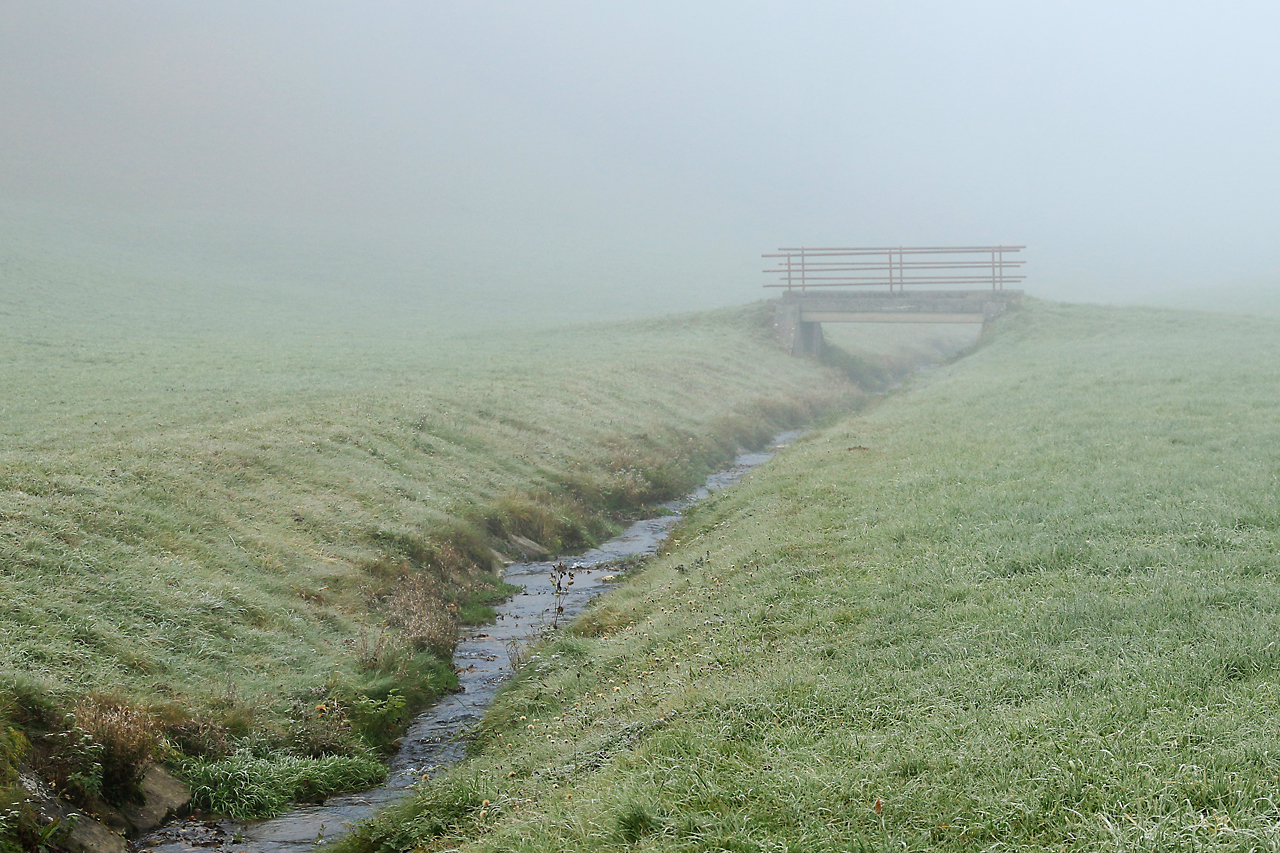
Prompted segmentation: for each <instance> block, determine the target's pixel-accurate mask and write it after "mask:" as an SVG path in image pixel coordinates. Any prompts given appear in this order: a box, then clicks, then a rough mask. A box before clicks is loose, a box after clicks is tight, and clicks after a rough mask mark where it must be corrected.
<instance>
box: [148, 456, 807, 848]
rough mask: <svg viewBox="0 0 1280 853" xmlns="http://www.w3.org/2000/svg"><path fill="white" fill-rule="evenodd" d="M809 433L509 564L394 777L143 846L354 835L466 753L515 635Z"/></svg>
mask: <svg viewBox="0 0 1280 853" xmlns="http://www.w3.org/2000/svg"><path fill="white" fill-rule="evenodd" d="M800 434H801V433H800V432H799V431H790V432H784V433H782V434H780V435H779V436H777V437H776V438H775V439H774V440H773V443H772V445H771V446H770V447H769V448H767V449H766V450H762V451H759V452H755V453H744V454H741V455H740V456H738V458H737V459H736V460H734V463H733V465H732V466H731V467H729V468H728V469H726V470H724V471H721V472H719V473H716V474H712V475H711V476H710V477H708V478H707V480H706V482H705V483H704V484H703V485H702V486H700V487H699V488H698V489H697V490H696V491H695V492H693V493H692V494H689V495H685V496H684V497H683V498H678V499H676V500H673V501H668V502H666V503H664V504H660V505H659V507H658V509H659V510H660V512H661V513H662V514H661V515H657V516H655V517H653V518H648V519H644V520H641V521H637V522H635V523H634V524H632V525H631V526H630V527H628V528H627V529H626V530H625V531H624V532H623V533H621V534H620V535H618V536H616V537H614V538H613V539H610V540H609V541H608V542H605V543H604V544H602V545H601V546H600V547H598V548H593V549H591V550H590V551H587V552H586V553H585V554H582V555H579V556H577V557H567V558H563V559H562V560H555V561H544V562H531V563H514V564H512V565H510V566H508V567H507V568H506V570H505V572H504V575H503V577H504V579H505V580H506V581H507V583H510V584H514V585H515V586H520V587H523V592H518V593H516V594H515V595H513V596H512V597H511V598H510V599H508V600H507V601H506V602H504V603H502V604H500V605H499V606H498V607H497V608H496V609H497V611H498V615H497V618H496V620H495V621H494V622H493V623H491V624H489V625H484V626H480V627H478V628H476V629H475V630H474V631H473V632H472V633H471V634H469V635H467V636H465V637H463V638H462V639H461V640H460V641H459V642H458V647H457V649H456V650H455V652H454V656H453V663H454V667H455V668H456V669H457V670H458V686H459V690H458V691H457V692H456V693H453V694H451V695H449V696H446V697H444V698H443V699H441V700H440V701H439V702H437V703H436V704H435V705H433V706H431V707H430V708H428V709H426V710H425V711H423V712H422V713H421V714H420V715H419V716H418V717H417V718H416V719H415V720H414V721H413V723H412V724H410V726H409V729H408V731H406V732H405V735H404V738H403V740H402V742H401V746H400V749H399V751H398V752H397V753H396V754H395V755H394V756H392V757H391V759H390V761H389V763H388V773H387V778H386V780H385V781H384V782H383V783H382V785H380V786H379V787H377V788H374V789H372V790H369V791H364V792H362V793H358V794H345V795H341V796H336V797H330V798H329V799H328V800H326V801H325V802H324V803H321V804H318V805H298V806H294V807H293V808H291V809H290V810H289V811H287V812H285V813H284V814H282V815H280V816H278V817H274V818H268V819H266V820H258V821H249V822H241V821H232V820H207V819H200V818H195V817H193V818H188V819H186V820H179V821H174V822H173V823H170V824H167V825H165V826H162V827H160V828H159V829H157V830H155V831H154V832H152V833H150V834H149V835H145V836H143V837H142V838H139V839H138V840H136V841H135V842H134V843H133V845H132V846H133V849H134V850H139V851H151V852H152V853H185V851H191V850H195V849H201V850H209V851H227V853H231V851H235V853H243V851H257V852H258V853H301V851H304V850H308V849H310V848H312V847H314V846H316V845H317V844H319V843H321V842H324V841H332V840H334V839H336V838H339V837H341V836H343V835H345V834H346V833H347V832H348V831H350V828H351V826H352V825H354V824H356V823H359V822H360V821H362V820H366V819H367V818H370V817H372V816H373V815H374V814H375V813H377V812H378V811H380V810H381V809H383V808H385V807H386V806H388V805H390V804H391V803H393V802H396V801H397V800H400V799H402V798H404V797H407V796H409V795H410V794H412V793H413V785H414V784H416V783H417V782H419V781H421V780H422V779H424V778H429V777H430V776H431V775H433V774H435V773H436V772H438V771H439V770H441V769H442V768H445V767H448V766H449V765H451V764H454V763H456V762H458V761H460V760H461V759H462V758H463V757H464V755H465V751H466V743H465V739H464V738H463V737H461V735H463V734H464V733H465V732H466V731H467V730H468V729H470V728H471V727H472V726H474V725H475V724H476V723H477V722H479V720H480V718H481V716H483V714H484V712H485V709H486V708H488V707H489V704H490V703H491V702H492V701H493V699H494V697H495V696H496V695H497V693H498V690H499V688H500V687H501V686H502V683H503V682H504V681H505V680H506V679H507V678H508V677H509V676H510V675H511V662H510V658H509V656H508V648H509V644H521V645H526V644H528V643H529V642H531V641H533V640H534V639H536V638H537V637H538V636H540V635H541V634H542V633H543V632H545V631H546V630H547V629H548V628H549V627H550V626H551V624H552V622H553V621H554V620H556V618H557V617H556V606H557V603H558V604H559V605H560V606H561V607H563V612H562V613H561V614H559V617H558V621H559V622H560V623H564V622H565V621H566V620H571V619H572V618H573V617H574V616H575V615H577V614H578V613H581V612H582V610H583V609H584V608H586V606H587V605H588V604H589V603H590V602H591V600H592V599H594V598H596V597H597V596H598V595H601V594H602V593H604V592H606V591H607V589H608V583H609V581H610V580H612V579H613V577H614V573H615V572H617V571H618V568H617V564H618V562H619V561H621V560H626V559H628V558H633V557H643V556H648V555H651V554H654V553H655V552H657V550H658V548H659V547H660V546H661V545H662V543H663V542H664V541H666V538H667V536H668V535H669V534H670V532H671V528H672V527H674V526H675V524H676V522H677V521H679V520H680V518H681V516H682V515H683V513H684V512H685V511H686V510H687V509H688V508H689V507H690V506H692V505H693V504H695V503H697V502H698V501H700V500H702V499H703V498H705V497H707V496H708V495H709V494H711V493H712V492H714V491H717V490H719V489H723V488H725V487H726V486H730V485H732V484H734V483H736V482H737V481H738V480H740V479H742V477H743V476H744V475H745V474H746V473H747V472H748V471H750V470H751V469H752V468H755V467H756V466H757V465H760V464H762V463H764V462H766V461H768V460H769V459H771V458H772V457H773V455H774V454H775V453H776V452H777V451H778V450H779V449H780V448H781V447H784V446H785V445H787V444H789V443H790V442H791V441H793V440H795V439H796V438H797V437H798V436H799V435H800ZM558 562H563V563H564V564H565V565H566V566H569V567H570V568H571V569H572V571H573V575H574V582H573V585H572V586H571V587H569V588H568V591H567V593H564V594H562V595H561V597H560V600H559V601H558V602H557V597H556V590H555V584H554V582H553V579H552V578H553V572H554V567H555V565H556V563H558Z"/></svg>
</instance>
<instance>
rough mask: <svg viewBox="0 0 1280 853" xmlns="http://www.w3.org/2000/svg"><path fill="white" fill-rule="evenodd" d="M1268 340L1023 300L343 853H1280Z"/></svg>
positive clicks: (1275, 441) (567, 662)
mask: <svg viewBox="0 0 1280 853" xmlns="http://www.w3.org/2000/svg"><path fill="white" fill-rule="evenodd" d="M1278 380H1280V326H1278V325H1277V324H1276V322H1275V321H1268V320H1258V319H1248V318H1243V317H1229V316H1224V315H1208V314H1195V313H1189V312H1176V311H1162V310H1155V309H1106V308H1093V307H1084V306H1062V305H1051V304H1043V303H1033V304H1031V305H1029V306H1028V307H1027V308H1026V309H1025V310H1023V311H1021V312H1018V313H1017V314H1015V315H1012V316H1009V317H1006V318H1004V319H1003V320H1001V321H1000V324H999V327H998V331H997V333H996V334H995V335H994V336H993V337H992V339H991V340H990V342H989V344H988V345H987V346H985V347H984V348H982V349H980V350H979V351H977V352H976V353H975V354H973V355H971V356H969V357H968V358H965V359H963V360H961V361H959V362H956V363H954V364H951V365H948V366H946V367H943V368H940V369H938V370H936V371H932V372H930V373H929V374H927V375H923V376H920V377H917V378H916V379H914V380H913V381H912V382H911V383H909V385H908V386H907V387H906V388H905V389H903V390H902V391H901V392H899V393H897V394H895V395H893V396H891V397H888V398H886V399H884V400H883V402H882V403H881V404H879V405H877V406H876V407H875V408H874V409H872V410H870V411H868V412H866V413H863V414H859V415H856V416H853V417H851V418H850V419H847V420H844V421H843V422H841V423H839V424H837V425H834V426H831V427H829V428H827V429H824V430H822V431H820V432H817V433H814V434H812V435H811V436H809V437H808V438H807V439H805V440H803V441H801V442H798V443H797V444H795V445H793V446H792V447H791V448H790V449H789V450H787V451H786V452H785V453H784V454H783V455H781V456H780V457H778V458H777V459H775V460H774V461H773V462H772V463H770V464H769V465H768V466H767V467H766V468H764V469H761V470H760V471H758V472H757V473H756V474H755V475H754V476H753V477H752V478H751V479H750V480H748V481H747V482H745V483H744V484H742V485H741V486H739V487H737V488H735V489H733V490H730V491H729V492H728V493H724V494H722V495H720V496H717V497H716V498H715V499H713V500H712V501H710V502H708V503H706V504H703V505H702V506H701V507H699V508H698V509H697V511H696V512H695V513H694V514H693V516H692V517H691V518H690V519H689V520H688V521H687V523H685V525H684V526H683V528H682V529H680V530H678V531H677V536H678V538H679V540H680V541H679V542H678V543H677V544H674V545H673V546H672V547H671V548H670V549H669V550H668V551H667V552H666V553H665V554H664V555H663V556H661V557H660V558H657V559H655V560H654V561H652V562H651V563H650V564H649V565H648V566H647V567H646V568H645V569H644V570H643V571H641V572H640V573H638V574H637V575H636V576H634V577H632V578H631V579H629V580H628V581H627V582H625V583H624V584H622V585H621V586H620V588H619V589H618V590H617V591H616V592H615V593H613V595H612V596H611V597H610V598H609V599H607V601H605V602H604V603H602V604H600V605H599V606H598V607H597V608H595V609H594V610H592V611H589V612H588V613H587V614H585V615H584V616H583V617H582V618H581V619H580V621H578V622H577V623H576V624H575V625H574V626H573V628H571V629H570V630H567V631H565V632H563V633H562V634H561V635H560V636H558V637H556V638H555V639H553V640H552V641H550V642H548V643H546V644H544V645H543V646H541V647H540V648H539V649H537V650H536V654H535V655H534V656H533V657H532V658H531V659H530V663H529V664H528V665H527V666H526V667H525V668H524V669H523V671H522V672H521V673H520V675H519V677H518V679H517V680H516V681H515V682H514V683H513V684H512V686H511V687H510V688H509V689H508V690H507V691H506V692H504V694H502V696H501V697H500V699H499V701H498V704H497V705H495V707H494V708H493V709H492V711H491V712H490V714H489V716H488V718H487V721H486V724H485V726H484V728H483V730H482V731H481V732H480V733H479V735H478V737H477V739H476V740H475V742H474V745H473V758H472V759H471V760H469V761H468V762H467V763H465V764H463V765H462V766H460V767H458V768H456V769H455V770H454V771H452V772H450V773H448V774H446V775H444V776H442V777H441V778H439V779H437V780H435V781H434V782H432V783H431V784H430V785H427V786H424V788H423V790H422V791H421V792H420V794H419V796H418V798H417V800H416V801H415V802H413V803H412V804H409V805H408V806H406V807H405V808H404V809H402V810H401V811H400V812H398V813H396V814H392V815H387V816H384V818H383V819H381V820H380V821H379V822H377V823H375V824H373V825H371V826H368V827H365V828H364V829H362V830H361V832H360V833H359V835H358V836H357V837H356V838H354V839H352V840H350V841H348V842H347V846H348V849H351V850H362V851H363V850H368V851H372V850H378V851H391V850H409V849H421V850H436V849H439V850H444V849H449V850H475V851H479V850H504V851H506V850H529V851H534V850H553V849H554V850H601V849H637V850H688V851H694V850H738V851H774V850H791V851H802V850H803V851H846V850H866V849H874V850H901V849H921V850H924V849H929V850H934V849H944V850H946V849H950V850H977V849H1026V850H1041V849H1051V850H1254V849H1276V848H1277V847H1280V805H1278V803H1280V790H1278V789H1280V644H1278V643H1277V637H1280V395H1278V394H1277V393H1276V389H1277V387H1278Z"/></svg>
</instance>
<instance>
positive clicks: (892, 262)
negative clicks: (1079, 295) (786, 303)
mask: <svg viewBox="0 0 1280 853" xmlns="http://www.w3.org/2000/svg"><path fill="white" fill-rule="evenodd" d="M1025 248H1026V246H929V247H925V246H896V247H893V246H890V247H884V248H807V247H806V248H799V249H779V250H778V251H777V252H776V253H774V254H768V255H763V256H762V257H765V258H774V259H776V260H775V264H776V266H774V267H773V268H772V269H767V270H765V272H766V273H770V274H773V275H777V276H778V277H779V278H780V279H781V281H780V282H779V283H777V284H766V285H765V287H785V288H786V289H787V290H788V291H791V290H801V291H803V290H806V289H807V288H810V287H849V286H856V287H876V286H879V287H884V286H887V287H888V288H889V292H890V293H893V292H895V291H900V290H903V289H904V288H906V287H911V286H914V285H926V286H928V287H932V288H937V287H940V286H947V285H950V286H956V285H961V286H963V287H965V288H969V289H973V288H975V287H977V286H979V285H981V286H988V285H989V286H990V287H991V289H992V290H1004V286H1005V284H1006V283H1008V284H1016V283H1018V282H1021V281H1022V280H1023V279H1025V278H1026V276H1024V275H1021V274H1019V272H1018V270H1019V268H1020V267H1021V266H1022V265H1023V264H1024V263H1025V261H1022V260H1016V259H1007V258H1005V255H1006V254H1012V253H1014V252H1018V251H1021V250H1022V249H1025ZM974 255H985V256H986V257H983V258H981V259H979V258H974V257H972V256H974Z"/></svg>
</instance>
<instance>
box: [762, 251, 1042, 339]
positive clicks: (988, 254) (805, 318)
mask: <svg viewBox="0 0 1280 853" xmlns="http://www.w3.org/2000/svg"><path fill="white" fill-rule="evenodd" d="M1025 248H1026V247H1025V246H911V247H909V246H894V247H881V248H808V247H805V248H799V249H779V250H778V251H777V252H775V253H772V254H768V255H764V257H766V258H770V259H772V260H773V261H774V263H775V266H774V267H773V268H772V269H767V270H765V272H766V273H770V274H773V275H776V276H778V278H779V281H778V282H777V283H774V284H766V285H765V287H771V288H785V291H784V292H783V293H782V295H781V297H780V298H778V299H776V300H774V301H773V305H774V326H775V328H776V329H777V330H778V336H779V338H780V339H781V340H782V343H783V345H784V346H785V347H786V348H787V350H788V351H789V352H791V353H792V354H793V355H805V354H811V353H818V352H820V351H821V350H822V324H823V323H985V322H986V321H988V320H990V319H991V318H993V317H998V316H1000V315H1001V314H1003V313H1004V312H1005V311H1006V310H1007V309H1008V306H1009V304H1010V303H1011V302H1017V301H1018V300H1019V299H1020V298H1021V297H1022V291H1021V290H1011V289H1008V288H1006V287H1005V285H1006V284H1018V283H1020V282H1021V281H1022V280H1023V279H1024V278H1025V276H1023V275H1022V274H1021V272H1020V268H1021V267H1022V265H1023V263H1024V262H1023V261H1022V260H1020V259H1015V258H1008V257H1006V255H1011V254H1014V253H1016V252H1018V251H1020V250H1022V249H1025ZM939 288H949V289H939Z"/></svg>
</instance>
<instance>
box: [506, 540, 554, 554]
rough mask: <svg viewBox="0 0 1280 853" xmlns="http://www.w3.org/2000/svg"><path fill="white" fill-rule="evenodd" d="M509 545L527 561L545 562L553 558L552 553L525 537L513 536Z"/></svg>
mask: <svg viewBox="0 0 1280 853" xmlns="http://www.w3.org/2000/svg"><path fill="white" fill-rule="evenodd" d="M507 544H509V545H510V546H511V549H512V550H513V551H515V552H516V553H517V554H519V555H520V556H521V557H523V558H524V559H526V560H545V559H547V558H548V557H550V556H551V552H550V551H548V550H547V549H546V548H544V547H542V546H541V545H539V544H538V543H537V542H534V541H533V540H532V539H527V538H525V537H524V536H512V537H511V539H510V541H509V542H508V543H507Z"/></svg>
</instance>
